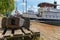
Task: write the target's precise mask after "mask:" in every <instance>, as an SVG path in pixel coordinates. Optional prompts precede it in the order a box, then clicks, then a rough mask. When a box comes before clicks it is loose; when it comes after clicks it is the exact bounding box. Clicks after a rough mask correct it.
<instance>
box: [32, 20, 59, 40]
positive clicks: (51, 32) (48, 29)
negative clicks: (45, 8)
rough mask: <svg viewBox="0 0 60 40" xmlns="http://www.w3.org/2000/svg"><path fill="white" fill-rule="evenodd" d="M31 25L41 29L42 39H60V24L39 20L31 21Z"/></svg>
mask: <svg viewBox="0 0 60 40" xmlns="http://www.w3.org/2000/svg"><path fill="white" fill-rule="evenodd" d="M31 26H33V27H35V28H37V29H38V30H39V31H40V40H60V26H54V25H49V24H44V23H40V22H39V21H34V22H31Z"/></svg>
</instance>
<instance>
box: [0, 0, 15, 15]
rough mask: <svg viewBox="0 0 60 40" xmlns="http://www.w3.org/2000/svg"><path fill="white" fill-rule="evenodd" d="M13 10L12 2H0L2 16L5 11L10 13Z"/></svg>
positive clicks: (1, 0) (10, 0) (7, 0)
mask: <svg viewBox="0 0 60 40" xmlns="http://www.w3.org/2000/svg"><path fill="white" fill-rule="evenodd" d="M13 9H14V0H0V13H1V14H4V15H5V13H6V11H7V10H9V11H10V12H11V11H12V10H13Z"/></svg>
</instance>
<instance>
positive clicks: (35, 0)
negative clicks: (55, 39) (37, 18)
mask: <svg viewBox="0 0 60 40" xmlns="http://www.w3.org/2000/svg"><path fill="white" fill-rule="evenodd" d="M25 1H26V0H25ZM27 1H28V2H27V5H28V9H29V8H30V6H33V7H32V8H33V9H34V10H36V9H37V5H38V4H39V3H41V2H49V3H53V2H54V0H27ZM55 1H57V4H60V0H55ZM23 4H24V5H25V3H23V0H15V7H17V9H18V10H20V11H22V10H23V6H22V5H23ZM24 9H25V8H24Z"/></svg>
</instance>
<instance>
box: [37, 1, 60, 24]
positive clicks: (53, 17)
mask: <svg viewBox="0 0 60 40" xmlns="http://www.w3.org/2000/svg"><path fill="white" fill-rule="evenodd" d="M57 6H60V5H58V4H57V2H56V1H54V3H47V2H43V3H39V4H38V7H39V9H38V17H40V18H37V19H38V20H40V22H44V23H50V24H52V23H53V24H55V23H56V24H60V9H58V8H57Z"/></svg>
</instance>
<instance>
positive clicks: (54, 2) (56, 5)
mask: <svg viewBox="0 0 60 40" xmlns="http://www.w3.org/2000/svg"><path fill="white" fill-rule="evenodd" d="M54 4H55V6H54V8H55V9H56V8H57V2H56V1H54Z"/></svg>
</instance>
